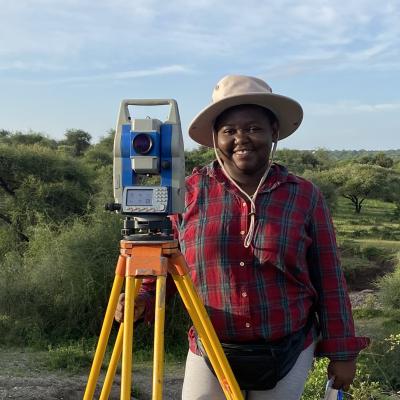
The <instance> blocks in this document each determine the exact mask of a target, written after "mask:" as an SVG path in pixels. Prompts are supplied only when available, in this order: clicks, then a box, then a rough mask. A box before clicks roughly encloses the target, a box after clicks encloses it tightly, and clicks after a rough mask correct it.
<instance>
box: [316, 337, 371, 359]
mask: <svg viewBox="0 0 400 400" xmlns="http://www.w3.org/2000/svg"><path fill="white" fill-rule="evenodd" d="M369 343H370V339H369V338H367V337H363V336H359V337H356V336H353V337H345V338H334V339H321V340H320V341H319V342H318V344H317V348H316V350H315V355H316V356H317V357H328V358H329V359H330V360H335V361H348V360H354V359H355V358H357V356H358V353H359V352H360V351H361V350H363V349H365V348H366V347H368V345H369Z"/></svg>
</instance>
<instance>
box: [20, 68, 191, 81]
mask: <svg viewBox="0 0 400 400" xmlns="http://www.w3.org/2000/svg"><path fill="white" fill-rule="evenodd" d="M190 72H191V70H190V69H189V68H187V67H185V66H183V65H167V66H162V67H157V68H149V69H142V70H130V71H121V72H110V73H103V74H95V75H85V76H68V77H63V78H57V79H46V80H38V79H27V80H16V81H18V82H23V83H30V84H35V85H36V84H38V85H43V84H49V85H52V84H65V83H71V84H73V83H78V84H82V83H88V82H94V81H110V80H111V81H112V80H118V81H121V80H129V79H136V78H143V77H148V76H161V75H171V74H182V73H190Z"/></svg>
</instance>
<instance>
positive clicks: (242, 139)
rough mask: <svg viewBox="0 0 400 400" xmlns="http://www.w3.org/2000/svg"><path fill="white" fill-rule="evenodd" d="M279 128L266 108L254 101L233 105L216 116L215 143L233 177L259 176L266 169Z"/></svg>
mask: <svg viewBox="0 0 400 400" xmlns="http://www.w3.org/2000/svg"><path fill="white" fill-rule="evenodd" d="M277 129H278V128H277V124H276V123H274V124H273V125H271V122H270V119H269V117H268V114H267V113H266V111H265V110H264V109H263V108H262V107H259V106H255V105H241V106H237V107H233V108H230V109H228V110H226V111H224V112H223V113H222V114H221V115H220V116H219V117H218V118H217V120H216V123H215V134H216V138H215V139H216V145H217V148H218V149H219V154H220V157H221V159H222V161H223V162H224V166H225V168H226V169H227V170H228V172H229V174H230V175H231V177H232V178H234V179H235V178H239V179H240V178H243V177H246V176H254V175H257V177H258V176H260V175H262V174H263V173H264V172H265V169H266V168H267V165H268V159H269V154H270V151H271V147H272V143H273V141H275V140H276V139H277Z"/></svg>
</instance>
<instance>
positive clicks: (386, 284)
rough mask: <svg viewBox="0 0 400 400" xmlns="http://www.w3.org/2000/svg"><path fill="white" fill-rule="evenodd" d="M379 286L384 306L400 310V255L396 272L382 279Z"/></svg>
mask: <svg viewBox="0 0 400 400" xmlns="http://www.w3.org/2000/svg"><path fill="white" fill-rule="evenodd" d="M377 286H378V288H379V298H380V300H381V302H382V304H383V306H384V307H386V308H388V309H393V310H398V309H400V253H399V255H398V262H397V266H396V268H395V270H394V271H393V272H391V273H389V274H386V275H385V276H383V277H382V278H380V280H379V281H378V283H377Z"/></svg>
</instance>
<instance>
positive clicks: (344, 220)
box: [333, 197, 400, 252]
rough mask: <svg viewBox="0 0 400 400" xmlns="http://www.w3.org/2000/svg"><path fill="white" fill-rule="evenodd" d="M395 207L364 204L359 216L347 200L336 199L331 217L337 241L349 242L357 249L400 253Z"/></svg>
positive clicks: (372, 201)
mask: <svg viewBox="0 0 400 400" xmlns="http://www.w3.org/2000/svg"><path fill="white" fill-rule="evenodd" d="M395 208H396V207H395V205H394V204H392V203H386V202H383V201H379V200H366V201H365V203H364V206H363V208H362V209H361V213H360V214H356V213H355V212H354V207H353V206H352V204H351V203H350V201H349V200H347V199H344V198H343V197H340V198H339V199H338V206H337V208H336V211H335V212H334V213H333V220H334V223H335V227H336V230H337V235H338V238H339V239H342V240H343V239H353V240H355V241H357V242H358V243H359V244H360V245H361V246H364V245H365V246H376V247H380V248H383V249H385V250H393V252H396V251H400V221H399V220H396V219H395V218H394V210H395Z"/></svg>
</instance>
